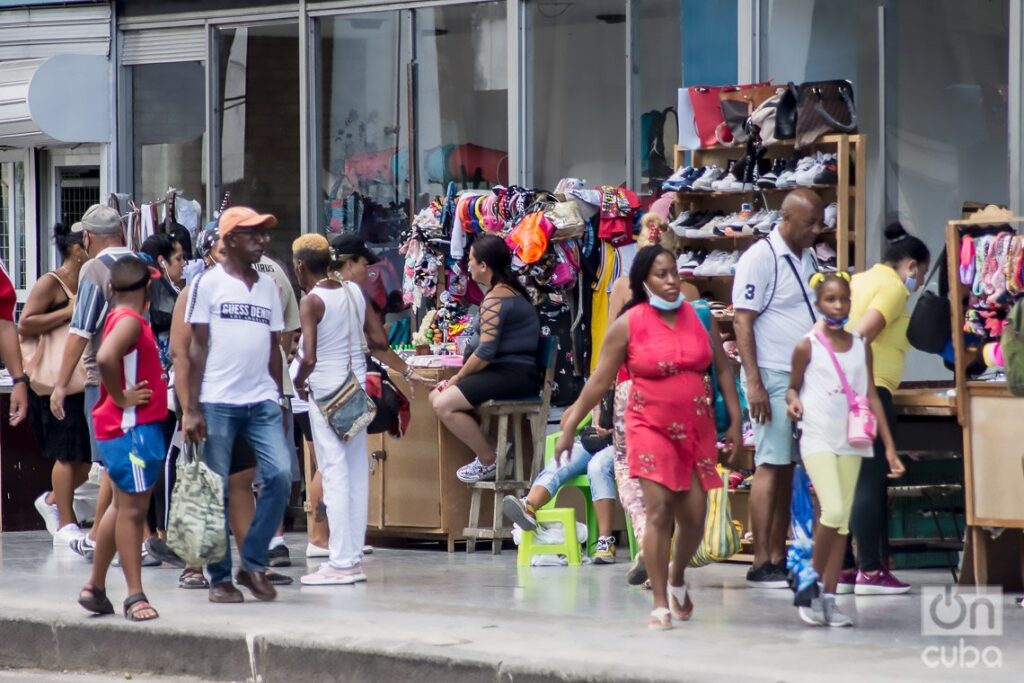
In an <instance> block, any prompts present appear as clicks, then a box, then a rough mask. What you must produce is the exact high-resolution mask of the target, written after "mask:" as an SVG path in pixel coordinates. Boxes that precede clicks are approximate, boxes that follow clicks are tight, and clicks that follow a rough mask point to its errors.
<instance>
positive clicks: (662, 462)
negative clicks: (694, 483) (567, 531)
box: [626, 303, 722, 491]
mask: <svg viewBox="0 0 1024 683" xmlns="http://www.w3.org/2000/svg"><path fill="white" fill-rule="evenodd" d="M627 315H628V316H629V344H628V349H627V351H626V368H627V369H628V370H629V374H630V376H631V377H632V378H633V386H632V388H631V390H630V395H629V403H628V405H627V408H626V457H627V459H628V460H629V474H630V476H632V477H638V478H641V479H649V480H651V481H655V482H657V483H659V484H661V485H662V486H664V487H666V488H668V489H670V490H672V491H688V490H689V489H690V480H691V477H692V475H691V472H693V470H694V469H695V468H696V471H697V478H698V479H700V483H701V486H702V487H703V488H704V490H705V491H709V490H711V489H715V488H718V487H720V486H721V485H722V479H721V477H720V476H719V475H718V473H717V472H716V471H715V461H716V453H717V452H716V447H715V443H716V439H717V434H716V428H715V409H714V404H713V394H712V392H711V379H710V375H709V374H708V368H709V367H710V366H711V360H712V357H713V356H712V353H711V343H710V340H709V338H708V333H707V331H706V330H705V329H704V325H703V324H702V323H701V321H700V318H699V317H698V316H697V313H696V311H694V310H693V308H692V307H691V306H690V304H689V303H683V305H682V306H681V307H680V308H679V312H678V314H677V316H676V323H675V327H669V325H668V323H666V322H665V321H664V320H663V319H662V318H661V316H660V315H658V312H657V311H656V310H655V309H654V307H652V306H651V305H650V304H646V303H645V304H640V305H639V306H636V307H634V308H633V309H631V310H630V311H628V313H627Z"/></svg>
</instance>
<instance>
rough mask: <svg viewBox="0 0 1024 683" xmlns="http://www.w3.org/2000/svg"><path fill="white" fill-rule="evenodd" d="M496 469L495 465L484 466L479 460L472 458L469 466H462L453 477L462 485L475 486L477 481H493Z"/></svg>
mask: <svg viewBox="0 0 1024 683" xmlns="http://www.w3.org/2000/svg"><path fill="white" fill-rule="evenodd" d="M496 469H498V466H497V465H496V464H491V465H484V464H483V463H482V462H480V459H479V458H473V461H472V462H470V463H469V464H466V465H463V466H462V467H460V468H459V469H458V470H456V472H455V476H456V477H457V478H458V480H459V481H461V482H462V483H463V484H475V483H477V482H478V481H490V480H492V479H494V472H495V470H496Z"/></svg>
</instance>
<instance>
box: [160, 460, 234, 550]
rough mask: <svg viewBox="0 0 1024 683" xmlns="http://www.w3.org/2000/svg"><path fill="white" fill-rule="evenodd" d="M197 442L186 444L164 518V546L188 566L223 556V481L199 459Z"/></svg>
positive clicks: (225, 540) (225, 541) (226, 546)
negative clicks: (168, 508)
mask: <svg viewBox="0 0 1024 683" xmlns="http://www.w3.org/2000/svg"><path fill="white" fill-rule="evenodd" d="M202 450H203V446H202V444H201V443H199V444H195V443H186V444H185V448H184V450H183V451H182V454H181V460H179V461H178V478H177V481H175V483H174V492H173V494H172V495H171V509H170V511H169V513H168V519H167V547H169V548H170V549H171V550H173V551H174V552H175V553H176V554H177V555H178V557H180V558H181V559H183V560H185V562H186V563H188V564H191V565H204V564H210V563H211V562H218V561H220V560H221V559H223V558H224V556H225V555H226V554H227V549H228V538H227V534H226V533H224V480H223V479H222V478H221V477H220V475H218V474H217V473H216V472H214V471H213V470H212V469H210V467H209V466H208V465H207V464H206V463H204V462H203V453H202Z"/></svg>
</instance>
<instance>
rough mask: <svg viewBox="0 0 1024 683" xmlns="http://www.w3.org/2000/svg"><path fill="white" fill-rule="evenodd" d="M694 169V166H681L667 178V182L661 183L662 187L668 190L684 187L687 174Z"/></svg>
mask: <svg viewBox="0 0 1024 683" xmlns="http://www.w3.org/2000/svg"><path fill="white" fill-rule="evenodd" d="M692 170H693V167H692V166H680V167H679V168H678V169H676V172H675V173H673V174H672V175H670V176H669V177H668V178H666V179H665V182H663V183H662V184H661V189H663V190H666V191H675V190H678V189H679V188H681V187H682V185H683V180H685V179H686V176H687V174H689V173H690V171H692Z"/></svg>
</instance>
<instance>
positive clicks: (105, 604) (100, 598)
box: [78, 583, 114, 615]
mask: <svg viewBox="0 0 1024 683" xmlns="http://www.w3.org/2000/svg"><path fill="white" fill-rule="evenodd" d="M84 593H88V594H89V595H88V597H85V596H84V595H83V594H84ZM78 604H79V605H81V606H82V607H84V608H85V609H87V610H89V611H90V612H92V613H93V614H99V615H103V614H113V613H114V606H113V605H112V604H110V599H109V598H107V591H105V590H103V589H102V588H96V586H93V585H92V584H91V583H87V584H85V586H83V587H82V590H81V591H80V592H79V593H78Z"/></svg>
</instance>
